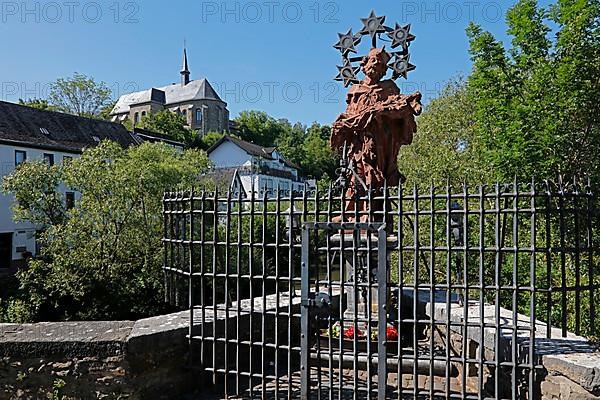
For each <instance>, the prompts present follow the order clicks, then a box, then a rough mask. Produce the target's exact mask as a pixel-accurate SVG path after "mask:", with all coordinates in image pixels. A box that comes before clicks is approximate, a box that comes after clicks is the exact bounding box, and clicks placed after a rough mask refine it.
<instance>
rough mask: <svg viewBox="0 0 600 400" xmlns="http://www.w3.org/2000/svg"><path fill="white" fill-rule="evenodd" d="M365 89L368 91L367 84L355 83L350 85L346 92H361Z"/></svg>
mask: <svg viewBox="0 0 600 400" xmlns="http://www.w3.org/2000/svg"><path fill="white" fill-rule="evenodd" d="M367 91H369V86H367V85H364V84H362V83H355V84H354V85H352V86H351V87H350V90H348V94H355V93H363V92H367Z"/></svg>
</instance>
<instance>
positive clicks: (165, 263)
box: [162, 193, 171, 304]
mask: <svg viewBox="0 0 600 400" xmlns="http://www.w3.org/2000/svg"><path fill="white" fill-rule="evenodd" d="M168 195H169V194H168V193H165V194H163V200H162V217H163V241H162V243H163V279H164V281H163V285H164V290H165V303H169V304H170V303H171V299H169V285H168V282H169V281H168V270H167V268H169V267H171V266H170V265H169V262H168V261H169V259H168V257H169V242H170V235H169V232H168V231H167V229H168V226H169V222H168V218H169V214H167V196H168Z"/></svg>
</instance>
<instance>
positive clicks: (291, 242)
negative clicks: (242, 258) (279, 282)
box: [286, 190, 306, 399]
mask: <svg viewBox="0 0 600 400" xmlns="http://www.w3.org/2000/svg"><path fill="white" fill-rule="evenodd" d="M289 195H290V207H289V212H288V215H287V218H288V221H289V222H288V224H289V231H288V291H289V293H288V300H289V301H288V309H287V312H288V326H289V327H290V329H288V331H287V346H288V350H287V368H286V370H287V378H288V381H287V389H288V394H287V395H288V399H290V398H291V397H292V329H291V327H292V326H293V325H292V324H293V322H294V318H295V317H294V316H293V312H294V309H293V305H292V304H293V299H294V294H295V293H294V291H295V288H294V270H293V263H294V240H295V237H294V223H295V222H294V219H295V215H294V191H293V190H290V193H289ZM303 196H304V197H306V191H304V192H303Z"/></svg>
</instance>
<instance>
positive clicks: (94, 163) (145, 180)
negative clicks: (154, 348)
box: [5, 142, 209, 320]
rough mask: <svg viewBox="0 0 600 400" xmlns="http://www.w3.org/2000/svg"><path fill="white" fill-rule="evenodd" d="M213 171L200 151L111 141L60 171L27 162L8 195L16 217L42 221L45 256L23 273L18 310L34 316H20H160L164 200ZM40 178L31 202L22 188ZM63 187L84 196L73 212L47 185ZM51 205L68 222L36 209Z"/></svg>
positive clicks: (12, 181)
mask: <svg viewBox="0 0 600 400" xmlns="http://www.w3.org/2000/svg"><path fill="white" fill-rule="evenodd" d="M208 164H209V162H208V159H207V157H206V156H205V154H204V153H202V152H199V151H197V150H188V151H186V152H183V153H179V152H177V151H176V150H175V149H173V148H170V147H168V146H166V145H162V144H149V143H146V144H143V145H141V146H139V147H132V148H129V149H122V148H121V147H119V146H118V145H117V144H115V143H111V142H104V143H102V144H101V145H100V146H98V147H97V148H93V149H88V150H86V151H85V152H84V153H83V155H82V157H81V158H80V159H76V160H73V161H71V162H70V163H69V164H66V165H63V166H61V167H51V166H48V165H45V164H39V163H38V164H36V163H24V164H23V165H22V166H21V167H20V168H18V169H17V170H16V171H15V172H14V173H13V174H12V175H11V176H10V177H9V178H8V182H9V184H8V186H6V187H5V190H9V191H12V192H13V193H14V194H15V197H16V207H17V208H18V209H20V210H22V211H21V212H20V213H19V214H18V216H19V218H22V219H30V218H31V217H36V216H38V215H39V216H40V217H39V218H38V220H39V221H40V222H42V221H45V222H46V230H45V232H44V233H43V234H41V237H40V238H39V240H40V242H41V245H42V255H41V257H39V258H37V259H34V260H31V261H30V263H29V267H28V269H26V270H23V271H21V272H19V274H18V279H19V281H20V291H19V300H21V303H19V304H18V305H26V306H27V308H28V309H27V310H23V313H24V314H27V315H31V316H33V319H35V320H62V319H67V320H68V319H92V320H93V319H107V318H109V319H129V318H138V317H142V316H147V315H152V314H154V313H156V312H159V311H161V310H162V309H163V307H164V305H163V301H162V300H163V295H162V285H163V282H162V277H163V275H162V271H161V249H162V246H161V240H160V238H161V229H162V225H161V221H162V220H161V199H162V194H163V192H164V191H166V190H168V189H171V188H175V187H189V186H191V185H193V183H194V182H195V181H196V179H197V177H198V175H199V174H200V173H201V172H202V171H204V170H206V168H207V167H208ZM44 169H46V170H47V171H45V172H44ZM40 172H43V174H42V175H40ZM40 176H41V178H40ZM59 178H60V179H59ZM37 179H41V180H42V181H43V182H42V183H40V184H38V185H39V186H46V187H48V190H46V191H45V192H40V194H39V196H38V197H35V198H30V197H28V196H27V194H26V193H25V192H31V187H29V186H22V185H20V184H17V183H18V182H32V183H33V184H37V183H36V180H37ZM57 180H58V181H61V182H64V184H65V185H66V186H67V187H69V188H71V189H73V190H76V191H78V192H80V193H81V198H80V199H78V201H77V203H76V207H75V208H73V209H71V210H66V209H65V206H64V205H63V203H62V202H60V201H57V200H56V199H59V198H60V196H59V195H58V194H57V193H56V192H57V186H56V185H55V186H54V190H50V186H51V184H52V183H56V181H57ZM48 204H53V205H54V207H56V208H58V209H60V214H62V215H64V216H65V217H64V218H63V220H55V219H52V218H49V217H47V216H46V214H45V213H44V212H41V211H40V210H44V209H46V208H47V205H48ZM27 210H29V211H27Z"/></svg>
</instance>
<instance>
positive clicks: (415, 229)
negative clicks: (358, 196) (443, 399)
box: [413, 184, 420, 398]
mask: <svg viewBox="0 0 600 400" xmlns="http://www.w3.org/2000/svg"><path fill="white" fill-rule="evenodd" d="M413 209H414V217H415V220H414V223H413V246H414V249H415V250H414V260H413V282H414V283H413V321H414V325H413V396H414V397H415V398H417V395H418V392H419V372H418V364H419V353H418V352H419V341H418V337H417V330H418V327H419V322H418V321H419V309H418V307H417V303H418V299H419V251H420V246H419V242H420V241H419V194H418V189H417V185H416V184H415V185H414V186H413Z"/></svg>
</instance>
